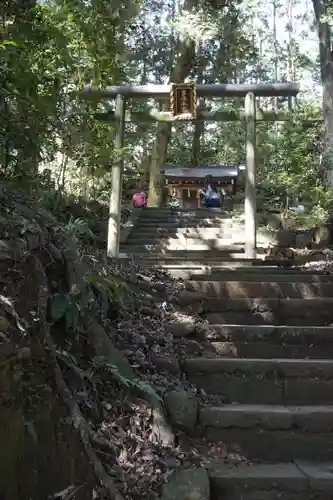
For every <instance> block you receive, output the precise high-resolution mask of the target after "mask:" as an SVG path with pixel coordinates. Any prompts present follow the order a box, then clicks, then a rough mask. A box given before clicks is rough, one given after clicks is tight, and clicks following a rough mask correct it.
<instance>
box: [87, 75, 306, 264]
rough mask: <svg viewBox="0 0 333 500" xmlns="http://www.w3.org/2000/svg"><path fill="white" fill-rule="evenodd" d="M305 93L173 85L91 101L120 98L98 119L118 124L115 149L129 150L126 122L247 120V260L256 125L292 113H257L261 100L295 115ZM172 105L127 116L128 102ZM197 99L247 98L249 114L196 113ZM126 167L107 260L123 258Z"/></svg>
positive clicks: (252, 244)
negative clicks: (282, 102)
mask: <svg viewBox="0 0 333 500" xmlns="http://www.w3.org/2000/svg"><path fill="white" fill-rule="evenodd" d="M299 90H300V87H299V85H298V84H294V83H274V84H201V85H195V84H193V83H192V84H185V83H180V84H171V85H129V84H127V85H119V86H111V87H107V88H106V89H104V90H100V89H96V88H93V87H91V86H86V87H85V89H84V92H83V97H84V98H85V99H86V100H109V99H110V98H116V106H115V111H114V113H113V112H111V113H107V114H106V115H107V116H105V114H101V115H99V118H102V119H103V118H104V119H106V120H107V121H115V122H116V123H117V134H116V138H115V148H116V149H117V150H121V149H122V148H123V147H124V132H125V122H127V121H139V122H144V121H155V120H157V121H164V122H179V121H189V120H190V121H206V120H208V121H234V120H242V119H244V120H245V128H246V169H245V207H244V214H245V257H246V258H248V259H253V258H255V257H256V233H257V227H256V121H259V120H260V121H262V120H263V121H283V120H286V119H288V118H290V114H289V113H287V114H286V113H284V114H283V113H282V114H281V113H279V114H277V113H263V112H262V111H261V110H258V109H257V107H256V97H288V103H289V104H290V106H289V110H290V109H291V102H292V98H293V97H296V96H297V94H298V92H299ZM131 97H135V98H137V99H147V98H150V97H154V98H157V99H166V98H169V99H170V108H171V111H170V112H158V111H153V110H152V111H150V112H148V113H147V112H146V113H144V112H132V113H131V112H126V101H127V99H129V98H131ZM197 97H245V110H243V111H239V112H230V111H226V112H224V111H222V112H221V111H218V112H207V111H202V110H200V109H199V108H197ZM123 169H124V161H123V158H122V155H120V157H119V160H117V162H115V164H114V165H113V167H112V188H111V195H110V204H109V223H108V242H107V256H108V257H111V258H117V257H119V240H120V217H121V194H122V177H123Z"/></svg>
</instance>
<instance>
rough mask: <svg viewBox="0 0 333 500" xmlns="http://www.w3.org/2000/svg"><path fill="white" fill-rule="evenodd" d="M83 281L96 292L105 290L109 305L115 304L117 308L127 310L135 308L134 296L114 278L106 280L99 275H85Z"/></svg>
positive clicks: (120, 281) (123, 284)
mask: <svg viewBox="0 0 333 500" xmlns="http://www.w3.org/2000/svg"><path fill="white" fill-rule="evenodd" d="M85 280H86V282H87V283H88V284H89V285H90V286H92V287H95V288H96V289H97V290H101V289H103V290H106V291H107V294H108V297H109V301H110V303H112V304H117V306H118V307H119V308H122V309H129V308H132V307H134V306H135V296H134V294H133V293H132V292H131V291H130V290H129V289H128V287H127V286H126V285H125V283H124V282H122V280H120V279H117V278H116V277H114V276H112V277H111V278H108V277H106V276H101V275H99V274H90V275H86V276H85Z"/></svg>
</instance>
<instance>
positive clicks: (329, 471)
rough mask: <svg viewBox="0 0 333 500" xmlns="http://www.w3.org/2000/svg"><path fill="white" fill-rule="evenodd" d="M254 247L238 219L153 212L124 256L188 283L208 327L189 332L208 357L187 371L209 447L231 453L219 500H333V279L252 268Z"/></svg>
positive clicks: (221, 465)
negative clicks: (249, 249)
mask: <svg viewBox="0 0 333 500" xmlns="http://www.w3.org/2000/svg"><path fill="white" fill-rule="evenodd" d="M185 212H186V213H185ZM182 235H185V236H187V237H186V238H183V236H182ZM242 237H243V235H242V224H241V223H240V222H239V221H238V220H237V218H236V217H235V216H233V215H232V213H227V212H225V213H220V214H212V213H210V212H209V213H208V212H205V211H200V213H199V211H192V212H191V211H188V210H187V211H183V212H181V211H179V210H177V211H175V212H172V211H171V210H164V211H158V210H154V209H150V210H147V211H145V210H143V211H142V212H141V213H140V215H139V217H138V219H137V222H136V224H135V225H134V227H133V229H132V231H131V232H130V234H129V236H128V238H127V240H126V241H124V242H123V243H122V246H121V252H122V253H123V257H131V256H132V257H135V258H137V259H138V261H139V262H140V263H141V264H147V265H157V266H161V267H165V268H168V269H169V270H170V271H171V272H172V273H173V274H174V275H175V276H182V277H183V278H185V287H186V289H185V290H184V291H183V292H181V294H180V296H179V303H180V304H181V306H182V307H183V309H184V311H186V310H191V311H194V312H196V313H197V314H199V315H200V316H201V318H202V319H203V320H204V322H202V323H198V324H196V325H195V326H194V327H193V329H189V328H187V327H186V325H184V335H186V336H188V337H189V339H191V338H192V339H195V340H197V341H198V340H199V341H202V343H203V344H204V345H205V346H208V347H207V348H205V350H204V351H203V355H202V356H201V357H198V358H188V359H186V360H185V361H184V363H183V366H182V370H183V372H184V376H185V377H186V378H187V380H188V381H189V382H191V383H193V384H195V386H196V387H197V388H198V389H199V390H200V391H201V394H202V395H203V403H202V404H201V406H200V409H199V416H198V423H197V437H198V436H199V437H200V438H201V439H202V440H203V441H204V440H207V441H208V442H210V443H212V446H213V445H214V444H215V443H217V442H223V444H224V446H226V449H227V451H228V459H227V460H226V459H225V458H224V457H223V456H222V458H220V457H216V456H215V457H214V458H208V456H210V454H209V453H208V454H207V459H206V460H205V467H206V469H207V471H208V475H209V479H210V489H211V495H210V498H211V500H332V499H333V275H332V276H331V275H329V274H327V273H325V272H307V271H305V270H303V269H296V268H292V269H288V270H286V269H284V268H277V267H274V266H272V267H268V266H263V265H260V262H259V261H255V262H249V261H244V260H245V259H244V257H243V255H242V251H241V250H242V249H241V248H240V247H241V246H242V241H241V239H242ZM148 242H149V243H148ZM216 242H218V244H216ZM148 245H151V247H149V246H148ZM182 245H183V246H182ZM253 264H256V265H253ZM178 326H179V325H178ZM170 327H171V325H170ZM230 456H234V459H233V460H230ZM196 498H201V496H200V495H199V496H197V497H196Z"/></svg>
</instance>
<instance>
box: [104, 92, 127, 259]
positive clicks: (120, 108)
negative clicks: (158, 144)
mask: <svg viewBox="0 0 333 500" xmlns="http://www.w3.org/2000/svg"><path fill="white" fill-rule="evenodd" d="M125 108H126V106H125V99H124V97H123V96H121V95H117V97H116V109H115V118H116V126H117V132H116V138H115V143H114V145H115V149H116V150H117V154H118V155H119V158H118V159H117V161H116V162H115V163H114V164H113V166H112V184H111V194H110V203H109V223H108V243H107V256H108V257H111V258H112V257H113V258H115V257H118V256H119V239H120V219H121V194H122V180H123V170H124V159H123V154H122V151H121V150H122V149H123V147H124V132H125Z"/></svg>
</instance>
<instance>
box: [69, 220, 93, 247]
mask: <svg viewBox="0 0 333 500" xmlns="http://www.w3.org/2000/svg"><path fill="white" fill-rule="evenodd" d="M65 231H66V234H67V236H68V237H69V238H71V239H72V240H73V241H75V242H77V241H78V240H79V239H80V238H83V237H89V238H94V234H93V232H92V231H91V230H90V229H89V226H88V223H87V221H85V220H83V219H80V218H77V219H74V217H72V216H71V217H70V219H69V221H68V224H67V226H66V228H65Z"/></svg>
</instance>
